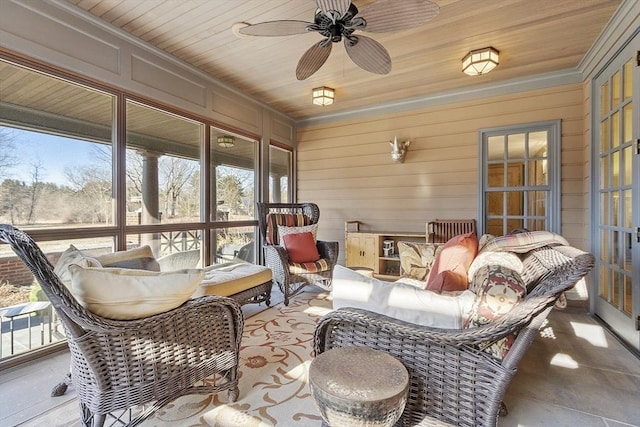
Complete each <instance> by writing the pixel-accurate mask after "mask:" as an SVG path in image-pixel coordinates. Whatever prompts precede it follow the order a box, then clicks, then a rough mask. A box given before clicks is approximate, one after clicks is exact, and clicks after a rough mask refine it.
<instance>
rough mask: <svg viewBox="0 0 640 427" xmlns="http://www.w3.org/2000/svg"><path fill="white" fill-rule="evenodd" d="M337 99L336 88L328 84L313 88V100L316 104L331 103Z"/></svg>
mask: <svg viewBox="0 0 640 427" xmlns="http://www.w3.org/2000/svg"><path fill="white" fill-rule="evenodd" d="M334 99H335V90H334V89H333V88H330V87H328V86H321V87H317V88H314V89H312V90H311V100H312V101H313V103H314V104H315V105H321V106H323V107H324V106H325V105H331V104H333V101H334Z"/></svg>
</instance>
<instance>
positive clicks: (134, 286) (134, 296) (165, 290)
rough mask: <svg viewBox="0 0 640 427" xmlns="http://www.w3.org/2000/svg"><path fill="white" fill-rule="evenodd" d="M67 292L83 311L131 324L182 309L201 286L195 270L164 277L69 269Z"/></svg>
mask: <svg viewBox="0 0 640 427" xmlns="http://www.w3.org/2000/svg"><path fill="white" fill-rule="evenodd" d="M69 272H70V273H71V292H72V293H73V295H74V296H75V297H76V299H77V300H78V302H79V303H80V304H81V305H82V306H83V307H85V308H86V309H87V310H89V311H91V312H92V313H95V314H97V315H99V316H102V317H106V318H108V319H117V320H133V319H140V318H143V317H147V316H152V315H154V314H158V313H163V312H165V311H169V310H171V309H174V308H176V307H179V306H180V305H182V304H183V303H184V302H185V301H187V300H188V299H189V298H190V297H191V295H192V294H193V292H194V291H195V289H196V287H197V286H198V285H199V284H200V282H202V279H203V277H204V272H203V271H202V270H199V269H189V270H177V271H172V272H167V273H160V272H156V271H146V270H132V269H126V268H84V267H82V266H80V265H77V264H71V265H70V266H69Z"/></svg>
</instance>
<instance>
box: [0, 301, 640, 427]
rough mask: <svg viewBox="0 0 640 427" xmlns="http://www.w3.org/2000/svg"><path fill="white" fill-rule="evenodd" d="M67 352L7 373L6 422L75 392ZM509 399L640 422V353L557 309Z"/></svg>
mask: <svg viewBox="0 0 640 427" xmlns="http://www.w3.org/2000/svg"><path fill="white" fill-rule="evenodd" d="M277 302H278V301H274V303H277ZM68 358H69V356H68V353H67V352H60V353H57V354H55V355H52V356H49V357H47V358H46V359H41V360H38V361H35V362H32V363H29V364H27V365H25V366H21V367H17V368H13V369H10V370H7V371H5V372H1V373H0V426H1V427H5V426H6V427H9V426H16V425H22V426H33V425H34V424H33V422H30V421H29V420H30V419H31V418H32V417H34V416H35V415H37V414H42V413H44V412H46V411H48V410H50V409H51V408H54V407H56V406H59V405H62V404H64V403H65V402H68V400H70V399H72V398H73V392H70V393H67V395H65V396H63V397H58V398H52V397H50V396H49V393H50V389H51V387H52V386H53V385H54V384H55V383H56V382H57V381H59V380H60V379H61V378H62V375H63V373H64V372H65V371H66V370H67V369H68V363H69V362H68V360H69V359H68ZM505 403H506V404H507V407H508V408H509V415H508V416H506V417H504V418H501V419H500V421H499V424H498V426H499V427H537V426H553V427H563V426H566V427H571V426H579V427H620V426H640V359H638V358H637V357H636V356H635V355H634V354H632V353H631V352H629V351H628V350H627V349H625V348H624V347H623V346H622V345H621V344H620V343H619V342H618V341H617V340H616V339H615V338H614V337H613V336H612V335H611V334H610V333H609V332H608V331H607V330H606V329H604V328H602V327H601V326H600V324H599V323H598V322H596V321H595V320H594V319H592V318H591V317H589V316H588V314H587V313H586V312H585V310H584V309H583V308H581V307H575V306H570V307H569V308H567V309H566V310H564V311H556V310H554V311H553V312H552V313H551V315H550V316H549V322H548V324H547V325H546V326H545V327H544V328H543V329H542V330H541V333H540V335H539V336H538V337H537V339H536V340H535V341H534V343H533V344H532V346H531V347H530V348H529V351H528V352H527V354H526V355H525V357H524V359H523V360H522V362H521V364H520V367H519V370H518V373H517V374H516V376H515V377H514V379H513V380H512V382H511V384H510V386H509V389H508V390H507V393H506V396H505ZM74 406H75V405H74ZM284 427H286V426H284Z"/></svg>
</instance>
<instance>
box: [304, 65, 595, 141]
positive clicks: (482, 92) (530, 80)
mask: <svg viewBox="0 0 640 427" xmlns="http://www.w3.org/2000/svg"><path fill="white" fill-rule="evenodd" d="M582 81H583V79H582V74H581V73H580V72H579V71H577V70H576V69H569V70H561V71H557V72H553V73H546V74H537V75H535V76H529V77H520V78H517V79H512V80H506V81H501V82H497V83H492V84H484V85H477V86H471V87H467V88H463V89H455V90H452V91H446V92H440V93H434V94H431V95H426V96H420V97H416V98H407V99H404V100H401V101H396V102H390V103H386V104H377V105H375V106H371V107H365V108H359V109H353V110H348V111H342V112H339V113H334V114H326V115H321V116H316V117H311V118H308V119H303V120H298V121H296V127H298V128H302V127H308V126H316V125H325V124H328V123H332V122H337V121H342V120H349V119H358V118H363V117H366V116H369V117H371V116H372V115H381V114H390V113H400V112H403V111H408V110H415V109H418V108H427V107H436V106H440V105H446V104H452V103H456V102H464V101H470V100H474V99H481V98H487V97H491V96H498V95H509V94H512V93H518V92H526V91H530V90H535V89H544V88H547V87H553V86H562V85H567V84H573V83H579V82H582Z"/></svg>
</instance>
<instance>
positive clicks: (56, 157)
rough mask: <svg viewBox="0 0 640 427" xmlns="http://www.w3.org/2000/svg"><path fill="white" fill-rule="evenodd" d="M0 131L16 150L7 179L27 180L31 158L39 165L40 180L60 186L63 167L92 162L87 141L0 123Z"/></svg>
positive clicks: (31, 162)
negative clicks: (14, 162)
mask: <svg viewBox="0 0 640 427" xmlns="http://www.w3.org/2000/svg"><path fill="white" fill-rule="evenodd" d="M0 131H1V132H2V134H5V133H6V134H8V135H9V136H10V138H11V141H12V144H13V148H14V149H15V151H16V154H15V157H16V158H17V162H18V163H17V164H16V165H15V166H14V167H12V168H10V170H9V171H8V172H9V176H8V177H9V178H11V179H17V180H20V181H25V182H26V183H30V182H31V172H32V165H33V164H34V163H33V162H34V161H35V162H41V164H42V167H43V169H42V178H41V181H42V182H54V183H56V184H58V185H63V184H67V179H66V177H65V173H64V170H65V168H68V167H72V168H77V167H78V166H84V165H88V164H91V163H94V162H95V160H94V156H95V151H94V148H93V147H94V146H95V144H94V143H91V142H86V141H81V140H76V139H71V138H65V137H60V136H55V135H48V134H44V133H37V132H30V131H26V130H21V129H15V128H6V127H2V126H0ZM3 148H4V147H3ZM2 175H3V178H4V174H2Z"/></svg>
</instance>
